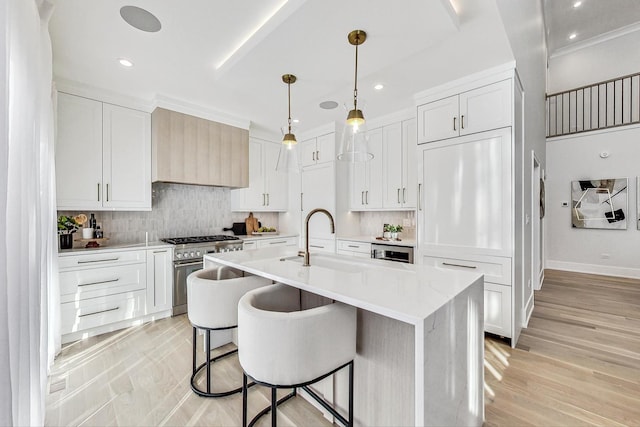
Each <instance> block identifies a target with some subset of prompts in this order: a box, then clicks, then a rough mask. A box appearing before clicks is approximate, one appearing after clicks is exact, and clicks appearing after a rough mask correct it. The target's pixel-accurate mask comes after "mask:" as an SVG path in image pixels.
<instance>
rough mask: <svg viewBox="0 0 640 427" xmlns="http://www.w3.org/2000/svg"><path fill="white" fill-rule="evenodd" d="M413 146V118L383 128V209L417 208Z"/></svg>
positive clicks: (414, 124) (414, 129)
mask: <svg viewBox="0 0 640 427" xmlns="http://www.w3.org/2000/svg"><path fill="white" fill-rule="evenodd" d="M416 145H417V141H416V119H415V118H413V119H410V120H404V121H402V122H399V123H394V124H392V125H390V126H385V127H384V128H383V153H382V159H383V174H382V175H383V199H382V207H383V208H393V209H414V208H415V207H416V200H417V182H418V177H417V174H416V169H417V168H416V165H417V161H416Z"/></svg>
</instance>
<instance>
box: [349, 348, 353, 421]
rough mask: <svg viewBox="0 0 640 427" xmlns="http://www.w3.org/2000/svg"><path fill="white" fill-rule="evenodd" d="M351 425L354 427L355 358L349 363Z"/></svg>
mask: <svg viewBox="0 0 640 427" xmlns="http://www.w3.org/2000/svg"><path fill="white" fill-rule="evenodd" d="M348 425H349V427H353V360H352V361H351V363H349V423H348Z"/></svg>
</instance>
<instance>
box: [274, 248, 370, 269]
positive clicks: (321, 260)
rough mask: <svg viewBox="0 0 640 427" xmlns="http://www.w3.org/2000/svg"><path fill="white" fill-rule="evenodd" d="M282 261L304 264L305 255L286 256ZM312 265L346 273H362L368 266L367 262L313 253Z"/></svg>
mask: <svg viewBox="0 0 640 427" xmlns="http://www.w3.org/2000/svg"><path fill="white" fill-rule="evenodd" d="M280 261H284V262H294V263H296V264H300V265H302V263H303V261H304V257H300V256H292V257H286V258H280ZM310 264H311V267H320V268H326V269H330V270H337V271H342V272H344V273H361V272H362V271H364V270H365V269H366V268H367V264H366V263H364V262H358V261H352V260H343V259H336V258H334V257H331V256H325V255H322V254H314V253H312V254H311V262H310Z"/></svg>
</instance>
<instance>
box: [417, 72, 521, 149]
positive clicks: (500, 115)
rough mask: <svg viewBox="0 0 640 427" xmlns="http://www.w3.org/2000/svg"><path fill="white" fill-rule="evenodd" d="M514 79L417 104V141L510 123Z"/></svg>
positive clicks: (441, 137) (423, 141)
mask: <svg viewBox="0 0 640 427" xmlns="http://www.w3.org/2000/svg"><path fill="white" fill-rule="evenodd" d="M512 97H513V89H512V87H511V80H503V81H500V82H497V83H492V84H489V85H486V86H482V87H479V88H476V89H473V90H469V91H466V92H461V93H459V94H457V95H453V96H449V97H447V98H443V99H439V100H437V101H433V102H430V103H428V104H424V105H421V106H419V107H418V143H419V144H422V143H425V142H432V141H438V140H442V139H447V138H454V137H457V136H463V135H469V134H472V133H478V132H484V131H487V130H492V129H498V128H502V127H506V126H510V125H511V122H512V110H511V105H512Z"/></svg>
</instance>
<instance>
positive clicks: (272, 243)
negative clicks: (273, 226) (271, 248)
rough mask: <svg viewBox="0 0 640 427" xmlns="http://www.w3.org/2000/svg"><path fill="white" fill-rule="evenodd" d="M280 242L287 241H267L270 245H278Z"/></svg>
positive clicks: (284, 241)
mask: <svg viewBox="0 0 640 427" xmlns="http://www.w3.org/2000/svg"><path fill="white" fill-rule="evenodd" d="M280 243H287V241H286V240H280V241H279V242H269V244H270V245H279V244H280Z"/></svg>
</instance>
